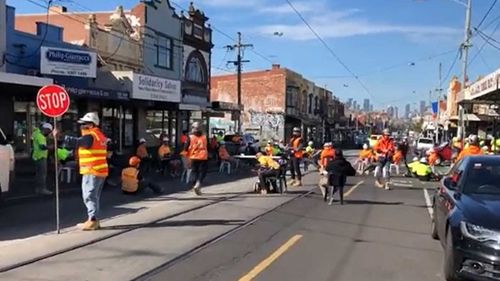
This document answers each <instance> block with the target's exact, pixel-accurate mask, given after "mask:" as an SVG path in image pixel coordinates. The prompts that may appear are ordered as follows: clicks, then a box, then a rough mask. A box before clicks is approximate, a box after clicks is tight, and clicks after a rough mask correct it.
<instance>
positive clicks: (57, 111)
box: [36, 85, 69, 234]
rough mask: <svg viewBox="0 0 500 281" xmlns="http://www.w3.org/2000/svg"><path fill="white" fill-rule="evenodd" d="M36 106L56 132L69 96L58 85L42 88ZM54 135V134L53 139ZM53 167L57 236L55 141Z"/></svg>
mask: <svg viewBox="0 0 500 281" xmlns="http://www.w3.org/2000/svg"><path fill="white" fill-rule="evenodd" d="M36 105H37V107H38V109H40V111H41V112H42V113H43V114H44V115H46V116H48V117H52V118H54V130H55V132H57V117H59V116H61V115H63V114H64V113H66V111H68V108H69V95H68V93H67V92H66V90H65V89H64V88H63V87H61V86H58V85H46V86H43V87H42V88H41V89H40V90H39V91H38V94H37V95H36ZM55 138H56V134H54V139H55ZM54 159H55V161H54V166H55V169H54V170H55V180H56V228H57V234H59V233H60V232H61V224H60V215H59V168H58V167H57V166H58V159H57V140H54Z"/></svg>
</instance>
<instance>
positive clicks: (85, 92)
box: [65, 86, 129, 100]
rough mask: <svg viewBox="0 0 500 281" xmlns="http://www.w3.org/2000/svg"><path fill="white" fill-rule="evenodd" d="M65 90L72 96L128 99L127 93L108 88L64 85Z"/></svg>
mask: <svg viewBox="0 0 500 281" xmlns="http://www.w3.org/2000/svg"><path fill="white" fill-rule="evenodd" d="M65 88H66V91H67V92H68V93H69V94H70V95H71V96H73V97H85V98H96V99H107V100H129V93H128V92H122V91H115V90H108V89H95V88H78V87H68V86H66V87H65Z"/></svg>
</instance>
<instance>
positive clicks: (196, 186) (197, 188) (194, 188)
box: [193, 181, 201, 196]
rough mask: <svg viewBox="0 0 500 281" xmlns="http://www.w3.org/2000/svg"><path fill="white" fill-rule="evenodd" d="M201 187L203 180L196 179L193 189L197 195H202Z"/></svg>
mask: <svg viewBox="0 0 500 281" xmlns="http://www.w3.org/2000/svg"><path fill="white" fill-rule="evenodd" d="M200 187H201V182H200V181H196V183H195V185H194V187H193V191H194V193H195V194H196V195H198V196H200V195H201V190H200Z"/></svg>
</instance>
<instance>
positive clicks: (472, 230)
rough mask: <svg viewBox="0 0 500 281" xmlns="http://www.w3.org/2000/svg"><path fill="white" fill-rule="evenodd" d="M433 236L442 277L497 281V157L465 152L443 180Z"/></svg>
mask: <svg viewBox="0 0 500 281" xmlns="http://www.w3.org/2000/svg"><path fill="white" fill-rule="evenodd" d="M433 209H434V215H433V219H432V237H433V238H435V239H439V240H440V241H441V244H442V246H443V248H444V275H445V278H446V280H448V281H451V280H462V279H461V278H466V280H500V156H468V157H465V158H464V159H462V160H461V161H459V162H458V163H456V164H455V165H454V166H453V168H452V169H451V171H450V173H449V174H448V175H447V176H446V177H444V178H443V179H442V180H441V184H440V187H439V189H438V190H437V191H436V194H435V195H434V199H433Z"/></svg>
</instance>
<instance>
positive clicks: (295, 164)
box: [289, 127, 304, 186]
mask: <svg viewBox="0 0 500 281" xmlns="http://www.w3.org/2000/svg"><path fill="white" fill-rule="evenodd" d="M301 135H302V134H301V132H300V129H299V128H297V127H295V128H293V132H292V137H291V139H290V144H289V152H290V173H291V176H292V179H291V181H290V182H289V184H290V185H291V186H302V172H301V171H300V162H301V161H302V158H303V156H304V152H303V151H302V150H303V149H304V140H303V139H302V136H301Z"/></svg>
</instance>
